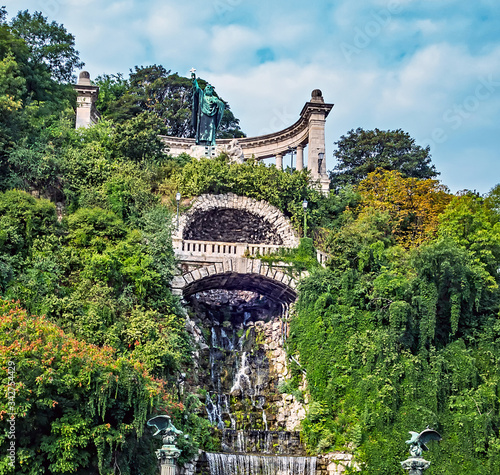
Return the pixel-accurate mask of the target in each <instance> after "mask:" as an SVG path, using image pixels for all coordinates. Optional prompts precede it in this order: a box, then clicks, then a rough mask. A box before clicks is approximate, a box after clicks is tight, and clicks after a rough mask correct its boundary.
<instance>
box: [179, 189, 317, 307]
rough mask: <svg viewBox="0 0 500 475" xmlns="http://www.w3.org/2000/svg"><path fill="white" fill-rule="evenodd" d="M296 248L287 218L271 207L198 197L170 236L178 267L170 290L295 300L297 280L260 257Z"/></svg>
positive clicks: (223, 197)
mask: <svg viewBox="0 0 500 475" xmlns="http://www.w3.org/2000/svg"><path fill="white" fill-rule="evenodd" d="M298 244H299V238H298V236H297V234H296V232H295V230H294V229H293V227H292V225H291V223H290V221H289V219H288V218H287V217H286V216H284V215H283V213H282V212H281V211H280V210H278V209H277V208H275V207H274V206H271V205H270V204H269V203H267V202H265V201H257V200H253V199H251V198H247V197H243V196H237V195H234V194H232V193H229V194H225V195H202V196H200V197H199V198H197V199H196V200H195V201H194V203H193V204H192V207H191V208H190V210H189V211H188V212H187V213H184V214H183V215H182V216H180V218H179V227H178V228H177V229H176V231H175V233H174V235H173V245H174V250H175V254H176V256H177V258H178V259H179V261H180V267H181V273H180V275H178V276H176V277H175V278H174V280H173V283H172V287H173V292H174V294H177V295H183V296H184V297H185V298H189V297H190V296H192V295H194V294H196V293H197V292H201V291H205V290H211V289H227V290H250V291H253V292H257V293H259V294H262V295H265V296H267V297H269V298H271V299H273V300H276V301H279V302H286V303H290V302H293V301H294V300H295V298H296V296H297V293H296V288H297V280H296V278H295V277H294V276H292V275H291V272H290V269H289V268H288V266H287V265H286V264H283V263H282V264H281V265H279V264H274V265H273V266H269V265H268V264H266V263H265V262H263V261H262V260H260V259H259V258H258V257H259V256H265V255H268V254H271V253H274V252H276V251H277V250H278V249H280V248H282V247H287V248H295V247H297V246H298ZM318 258H319V260H320V262H322V261H323V260H324V258H325V256H324V255H323V254H321V253H319V254H318Z"/></svg>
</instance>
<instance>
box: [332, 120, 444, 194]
mask: <svg viewBox="0 0 500 475" xmlns="http://www.w3.org/2000/svg"><path fill="white" fill-rule="evenodd" d="M335 144H336V145H337V150H335V152H334V156H335V157H336V158H337V160H338V163H337V165H336V166H335V167H334V169H333V170H332V171H331V172H330V179H331V183H332V187H333V188H340V187H342V186H344V185H346V184H351V185H356V184H358V183H359V182H360V181H361V180H363V179H365V178H366V177H367V176H368V174H369V173H371V172H374V171H375V170H376V169H377V168H382V169H384V170H396V171H399V172H400V173H401V174H402V175H403V177H412V178H424V179H427V178H433V177H435V176H437V175H438V172H437V171H436V168H435V167H434V165H432V164H431V156H430V149H429V147H425V148H422V147H421V146H420V145H416V144H415V139H413V138H411V137H410V135H409V134H408V133H407V132H403V131H402V130H401V129H398V130H388V131H383V130H379V129H375V130H368V131H365V130H363V129H361V128H358V129H356V130H350V131H349V132H348V133H347V135H343V136H342V137H340V140H339V141H338V142H336V143H335Z"/></svg>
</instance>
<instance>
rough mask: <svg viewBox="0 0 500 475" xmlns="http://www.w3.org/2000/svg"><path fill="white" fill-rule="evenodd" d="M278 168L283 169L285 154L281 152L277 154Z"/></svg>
mask: <svg viewBox="0 0 500 475" xmlns="http://www.w3.org/2000/svg"><path fill="white" fill-rule="evenodd" d="M276 168H278V169H279V170H283V155H282V154H281V153H278V155H276Z"/></svg>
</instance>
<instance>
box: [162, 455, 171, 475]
mask: <svg viewBox="0 0 500 475" xmlns="http://www.w3.org/2000/svg"><path fill="white" fill-rule="evenodd" d="M160 475H175V458H172V457H163V458H161V459H160Z"/></svg>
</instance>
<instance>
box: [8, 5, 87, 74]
mask: <svg viewBox="0 0 500 475" xmlns="http://www.w3.org/2000/svg"><path fill="white" fill-rule="evenodd" d="M11 26H12V31H13V32H14V34H15V35H16V36H18V37H19V38H21V39H23V40H24V41H25V42H26V44H27V46H28V48H29V52H30V63H32V65H33V66H34V67H33V69H34V70H35V71H39V70H40V69H39V67H40V66H41V65H44V66H45V67H46V68H47V70H48V71H49V73H50V75H51V77H52V78H53V79H54V80H55V81H58V82H72V81H73V80H74V76H73V71H74V70H75V69H76V68H82V67H83V65H84V63H83V62H82V61H80V58H79V56H78V51H76V50H75V37H74V36H73V35H72V34H71V33H68V32H67V30H66V29H65V28H64V26H63V25H59V24H57V23H56V22H55V21H53V22H51V23H49V21H48V20H47V18H46V17H44V16H43V15H42V13H41V12H35V13H33V14H31V13H29V12H28V10H25V11H21V12H19V13H18V14H17V16H16V17H15V18H14V19H13V20H12V22H11ZM32 79H33V80H35V79H36V78H32Z"/></svg>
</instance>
